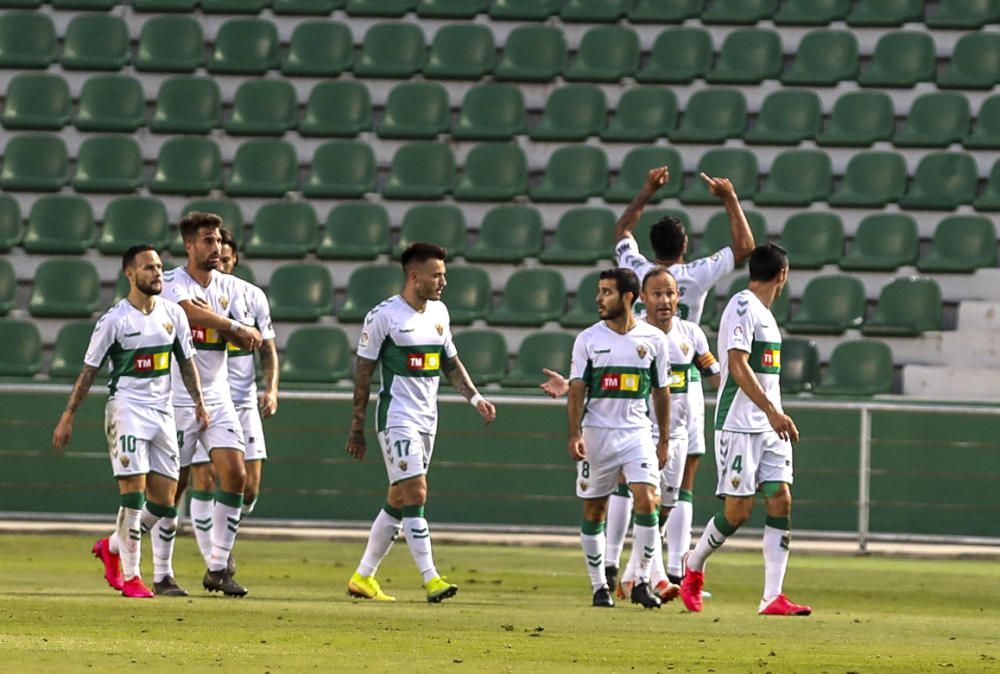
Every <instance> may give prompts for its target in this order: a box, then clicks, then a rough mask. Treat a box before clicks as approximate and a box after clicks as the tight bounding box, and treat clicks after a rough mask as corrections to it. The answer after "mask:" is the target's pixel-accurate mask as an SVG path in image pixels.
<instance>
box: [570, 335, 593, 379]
mask: <svg viewBox="0 0 1000 674" xmlns="http://www.w3.org/2000/svg"><path fill="white" fill-rule="evenodd" d="M589 362H590V356H589V355H588V353H587V334H586V333H584V332H581V333H580V334H579V335H577V336H576V339H575V340H574V341H573V357H572V359H571V360H570V362H569V378H570V381H572V380H573V379H581V380H582V379H583V378H584V375H585V374H586V372H587V364H588V363H589Z"/></svg>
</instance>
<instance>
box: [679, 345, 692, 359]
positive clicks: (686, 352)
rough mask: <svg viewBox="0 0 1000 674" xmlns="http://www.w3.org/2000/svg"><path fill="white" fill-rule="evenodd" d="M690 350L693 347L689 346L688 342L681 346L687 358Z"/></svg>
mask: <svg viewBox="0 0 1000 674" xmlns="http://www.w3.org/2000/svg"><path fill="white" fill-rule="evenodd" d="M690 350H691V347H690V346H688V345H687V342H684V343H683V344H681V353H683V354H684V355H685V356H686V355H688V351H690Z"/></svg>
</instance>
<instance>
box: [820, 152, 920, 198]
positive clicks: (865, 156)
mask: <svg viewBox="0 0 1000 674" xmlns="http://www.w3.org/2000/svg"><path fill="white" fill-rule="evenodd" d="M905 189H906V162H905V161H903V157H902V155H900V154H898V153H896V152H878V151H872V152H859V153H857V154H855V155H854V156H852V157H851V159H850V161H848V162H847V171H846V172H845V173H844V178H843V181H842V182H841V185H840V188H839V189H838V190H837V191H836V192H834V193H833V194H832V195H830V205H831V206H854V207H859V208H860V207H869V208H874V207H878V208H881V207H883V206H885V205H886V204H888V203H890V202H894V201H899V199H900V198H901V197H902V196H903V191H904V190H905Z"/></svg>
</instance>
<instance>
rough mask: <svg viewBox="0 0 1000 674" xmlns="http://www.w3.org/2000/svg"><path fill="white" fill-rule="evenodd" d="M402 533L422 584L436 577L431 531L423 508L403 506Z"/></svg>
mask: <svg viewBox="0 0 1000 674" xmlns="http://www.w3.org/2000/svg"><path fill="white" fill-rule="evenodd" d="M403 533H404V535H405V536H406V544H407V545H408V546H409V547H410V554H411V555H413V561H414V563H416V565H417V570H418V571H420V575H421V576H422V577H423V579H424V582H425V583H426V582H427V581H429V580H431V579H432V578H434V577H436V576H437V575H438V572H437V569H436V568H435V567H434V554H433V553H432V552H431V530H430V527H428V526H427V520H426V519H425V518H424V507H423V506H403Z"/></svg>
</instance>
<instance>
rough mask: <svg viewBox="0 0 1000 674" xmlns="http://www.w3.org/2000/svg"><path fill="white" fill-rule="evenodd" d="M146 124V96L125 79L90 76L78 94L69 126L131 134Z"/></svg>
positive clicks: (133, 81) (139, 86) (134, 81)
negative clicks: (74, 112)
mask: <svg viewBox="0 0 1000 674" xmlns="http://www.w3.org/2000/svg"><path fill="white" fill-rule="evenodd" d="M145 122H146V94H145V93H144V92H143V90H142V84H141V83H140V82H139V80H138V79H136V78H134V77H131V76H129V75H94V76H93V77H91V78H89V79H88V80H87V81H86V82H84V84H83V88H82V89H81V90H80V103H79V106H78V107H77V111H76V117H75V118H74V119H73V125H74V126H76V128H77V129H79V130H80V131H113V132H122V133H132V132H134V131H135V130H136V129H138V128H139V127H141V126H143V125H144V124H145Z"/></svg>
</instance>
